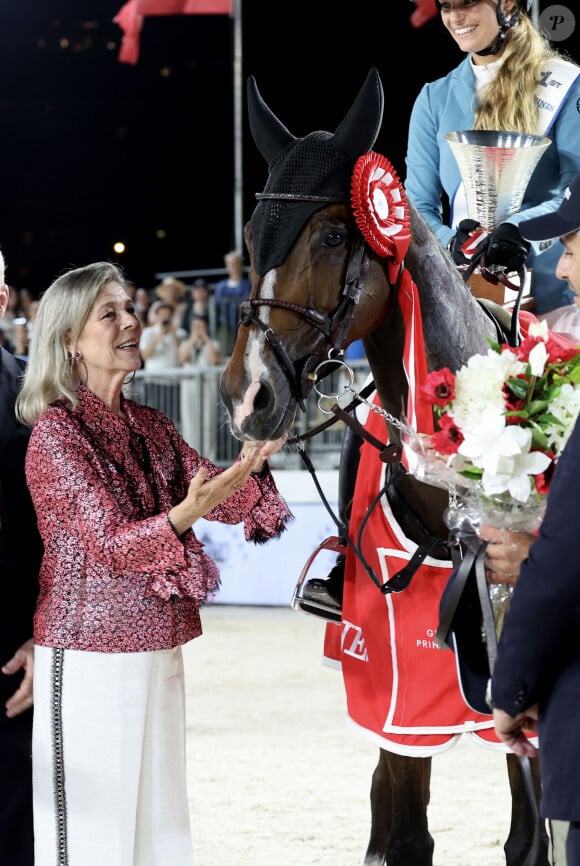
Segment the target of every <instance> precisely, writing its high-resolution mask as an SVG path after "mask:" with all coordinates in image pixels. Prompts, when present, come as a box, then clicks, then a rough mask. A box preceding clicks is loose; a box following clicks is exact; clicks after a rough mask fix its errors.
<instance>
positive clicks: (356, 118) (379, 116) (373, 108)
mask: <svg viewBox="0 0 580 866" xmlns="http://www.w3.org/2000/svg"><path fill="white" fill-rule="evenodd" d="M383 106H384V94H383V85H382V83H381V78H380V76H379V72H378V69H377V68H376V67H375V66H373V67H372V68H371V69H370V71H369V73H368V75H367V77H366V79H365V82H364V84H363V86H362V87H361V89H360V90H359V92H358V96H357V97H356V99H355V101H354V102H353V104H352V105H351V107H350V109H349V112H348V114H347V115H346V117H345V118H344V120H343V121H342V123H341V124H340V126H339V127H338V129H337V130H336V132H335V133H334V136H333V143H334V146H335V147H336V148H337V150H340V151H341V152H342V153H346V154H348V155H349V156H352V158H353V159H357V158H358V157H359V156H361V155H362V154H363V153H367V151H369V150H371V149H372V147H373V145H374V143H375V141H376V140H377V136H378V134H379V131H380V128H381V123H382V122H383Z"/></svg>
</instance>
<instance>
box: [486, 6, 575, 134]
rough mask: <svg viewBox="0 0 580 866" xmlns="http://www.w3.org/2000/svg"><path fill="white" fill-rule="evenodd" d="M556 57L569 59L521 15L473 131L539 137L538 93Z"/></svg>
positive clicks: (507, 41) (512, 30)
mask: <svg viewBox="0 0 580 866" xmlns="http://www.w3.org/2000/svg"><path fill="white" fill-rule="evenodd" d="M500 2H501V0H500ZM556 57H557V58H563V59H566V60H568V59H569V58H567V57H564V55H563V54H562V53H561V52H559V51H557V50H556V49H555V48H553V47H552V46H551V44H550V42H549V41H548V39H547V38H546V37H545V36H544V35H543V34H542V33H540V32H539V31H538V30H536V28H535V27H534V24H533V23H532V21H531V20H530V18H528V16H527V15H524V14H521V15H520V18H519V21H518V22H517V23H516V24H514V26H513V27H511V28H510V30H509V31H508V34H507V38H506V43H505V48H504V50H503V54H502V57H501V65H500V67H499V69H498V71H497V73H496V74H495V75H494V77H493V78H492V79H491V81H490V82H489V84H488V85H487V86H486V87H485V89H484V90H483V93H482V94H481V96H480V98H479V104H478V105H477V107H476V109H475V118H474V124H473V128H474V129H497V130H499V131H502V132H522V133H527V134H532V135H535V134H536V129H537V122H538V104H537V99H536V89H537V86H538V82H539V81H540V77H541V75H542V73H543V71H544V68H543V66H544V63H545V61H546V60H550V59H551V58H556Z"/></svg>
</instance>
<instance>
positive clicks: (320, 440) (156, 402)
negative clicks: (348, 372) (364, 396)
mask: <svg viewBox="0 0 580 866" xmlns="http://www.w3.org/2000/svg"><path fill="white" fill-rule="evenodd" d="M351 366H352V368H353V370H355V372H356V378H357V385H358V387H360V382H361V380H362V379H364V377H365V376H366V373H367V371H368V367H367V365H366V362H360V361H356V362H352V363H351ZM224 370H225V364H221V365H217V366H214V367H172V368H169V369H167V370H165V371H163V373H160V372H155V373H150V372H148V371H147V370H145V369H142V370H138V371H137V373H136V374H135V378H134V380H133V382H132V383H131V384H130V385H127V386H126V388H125V393H126V395H127V397H130V398H131V399H132V400H136V401H137V402H139V403H144V404H147V405H149V406H154V407H155V408H157V409H160V410H161V411H162V412H164V413H165V414H166V415H168V416H169V417H170V418H171V419H172V420H173V421H174V423H175V424H176V426H177V428H178V430H179V431H180V432H181V434H182V435H183V437H184V438H185V439H186V441H187V442H188V443H189V444H190V445H192V446H193V447H194V448H195V449H196V450H197V451H199V453H200V454H202V455H203V456H204V457H208V458H209V459H211V460H213V462H214V463H216V464H218V465H220V466H227V465H229V464H230V463H231V462H232V461H233V460H235V458H236V457H237V455H238V453H239V450H240V444H239V442H237V441H236V440H235V439H234V438H233V436H232V434H231V432H230V428H229V424H228V417H227V413H226V410H225V408H224V406H223V404H222V402H221V400H220V396H219V383H220V379H221V376H222V373H223V371H224ZM325 383H327V384H326V385H325V393H333V392H336V391H338V390H340V386H339V380H338V376H337V374H332V375H331V376H329V377H328V381H327V380H325ZM327 402H328V401H327ZM331 402H332V401H330V402H328V405H329V406H330V405H331ZM325 408H326V407H325ZM326 418H328V415H326V414H324V412H323V411H321V409H320V407H319V405H318V397H317V395H316V394H315V393H313V394H311V395H310V397H309V398H308V400H307V401H306V412H300V411H299V412H298V414H297V417H296V426H295V428H294V431H293V432H294V433H296V434H298V435H300V434H303V433H305V432H306V431H308V430H310V429H312V428H313V427H316V426H317V425H318V424H320V423H321V422H322V421H324V420H325V419H326ZM343 432H344V424H343V422H342V421H337V422H336V423H334V424H333V425H332V426H331V427H329V428H328V429H327V430H324V431H322V432H320V433H317V434H316V436H313V437H311V438H309V439H305V440H304V442H303V447H304V450H305V452H306V453H307V454H308V456H309V458H310V460H311V461H312V463H313V464H314V466H315V467H316V469H317V470H318V469H321V470H330V469H338V464H339V458H340V446H341V443H342V434H343ZM270 462H271V465H272V468H280V469H305V468H306V466H305V464H304V461H303V460H302V458H301V457H300V454H299V452H298V450H297V449H296V448H293V447H291V446H288V448H285V449H284V450H283V451H281V452H279V453H278V454H275V455H274V456H273V458H272V459H271V461H270Z"/></svg>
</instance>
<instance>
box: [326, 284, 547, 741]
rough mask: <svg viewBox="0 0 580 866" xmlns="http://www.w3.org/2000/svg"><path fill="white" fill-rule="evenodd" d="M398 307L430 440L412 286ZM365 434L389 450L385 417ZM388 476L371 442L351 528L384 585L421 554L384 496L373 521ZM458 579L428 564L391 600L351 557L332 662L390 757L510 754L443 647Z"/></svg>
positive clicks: (360, 718)
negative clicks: (464, 741) (460, 744)
mask: <svg viewBox="0 0 580 866" xmlns="http://www.w3.org/2000/svg"><path fill="white" fill-rule="evenodd" d="M399 300H400V303H401V306H402V309H403V315H404V318H405V322H406V334H407V342H406V346H405V355H404V362H405V367H406V372H407V379H408V381H409V400H408V405H407V418H408V419H409V421H410V422H412V423H414V424H415V426H416V429H418V430H420V431H421V432H424V433H429V432H432V430H433V415H432V407H431V405H430V404H426V403H425V402H424V400H423V399H422V396H421V393H420V389H419V388H418V383H419V382H421V381H422V379H423V378H424V376H425V375H426V363H425V358H424V349H423V346H424V342H423V330H422V323H421V315H420V308H419V301H418V296H417V292H416V287H415V286H414V284H413V283H412V281H410V280H408V281H405V284H404V285H403V286H401V294H400V299H399ZM375 402H376V403H377V404H378V398H376V397H375ZM365 427H366V429H368V431H369V432H370V433H372V434H373V435H374V436H375V437H376V438H377V439H379V440H381V441H383V442H384V441H385V437H386V424H385V421H384V419H383V418H382V417H381V416H380V415H377V414H375V413H372V412H369V413H368V417H367V419H366V422H365ZM385 470H386V467H385V464H383V463H381V461H380V460H379V457H378V451H377V449H376V448H375V447H374V446H372V445H371V444H369V443H367V442H364V443H363V445H362V449H361V459H360V464H359V469H358V472H357V480H356V485H355V493H354V499H353V506H352V511H351V516H350V521H349V523H350V529H351V537H353V540H354V541H355V543H357V544H358V539H357V537H356V532H357V528H358V527H360V525H361V521H363V518H366V519H367V523H366V526H365V528H364V530H363V532H362V538H361V541H360V548H361V551H362V553H363V556H364V558H365V560H366V561H367V563H368V564H369V565H370V566H371V567H372V569H373V571H374V573H375V575H377V577H378V578H379V580H380V581H381V582H382V583H384V582H385V581H387V580H388V579H389V578H391V577H392V576H393V575H394V574H396V572H397V571H399V570H400V569H401V568H403V567H404V566H405V565H406V564H407V562H408V561H409V559H410V558H411V556H412V555H413V553H414V552H415V550H416V549H417V545H416V544H415V543H414V542H412V541H411V540H410V539H408V538H407V537H406V536H405V535H404V534H403V532H402V530H401V528H400V527H399V526H398V524H397V523H396V521H395V519H394V516H393V514H392V512H391V510H390V507H389V504H388V502H387V500H386V497H385V496H382V497H381V501H380V504H379V505H378V506H377V507H375V508H374V509H372V511H371V512H370V516H369V515H368V514H367V512H368V509H369V505H370V503H372V502H373V501H374V500H375V498H376V496H377V495H378V493H379V491H380V489H381V488H382V486H383V484H384V480H385V479H384V473H385ZM451 570H452V564H451V562H445V561H440V560H436V559H434V558H431V557H427V558H426V559H425V560H424V562H423V564H422V565H420V566H419V568H418V569H417V571H416V572H415V575H414V576H413V579H412V581H411V583H410V585H409V586H408V587H407V588H406V589H405V590H403V591H402V592H399V593H391V594H388V595H384V594H383V593H381V592H380V590H379V589H378V587H377V586H376V585H375V584H374V583H373V581H372V580H371V578H370V577H369V575H368V574H367V573H366V571H365V569H364V567H363V565H362V564H361V562H360V561H359V560H358V558H357V557H356V556H355V554H354V553H353V551H352V550H351V549H350V547H349V548H347V554H346V568H345V587H344V601H343V619H342V623H340V624H338V623H329V624H328V625H327V627H326V634H325V642H324V658H325V661H326V662H327V663H329V664H332V665H334V666H336V664H337V662H338V663H339V665H340V667H341V668H342V674H343V678H344V685H345V690H346V700H347V713H348V717H349V720H350V721H351V722H352V723H353V724H354V725H355V726H357V727H358V728H360V729H361V731H362V732H364V733H365V734H366V735H368V736H369V737H370V738H371V739H373V740H374V741H375V742H376V743H377V744H378V745H379V746H380V747H381V748H384V749H386V750H387V751H391V752H396V753H398V754H403V755H409V756H414V757H428V756H430V755H434V754H436V753H438V752H441V751H444V750H446V749H448V748H450V747H451V746H453V745H454V744H455V742H456V741H457V739H458V737H459V736H460V735H461V734H463V733H469V734H471V735H473V736H474V737H475V738H476V739H477V740H478V741H479V742H480V743H481V744H482V745H485V746H488V747H489V748H493V749H497V750H498V751H502V752H505V751H506V748H505V746H504V745H503V743H501V741H500V740H499V739H498V738H497V736H496V734H495V730H494V727H493V718H492V716H491V715H480V714H479V713H476V712H475V711H474V710H472V709H471V708H470V707H469V706H468V705H467V703H466V702H465V700H464V698H463V695H462V692H461V686H460V679H459V676H458V672H457V667H456V656H455V654H454V652H453V651H452V650H450V649H439V647H438V646H437V644H436V643H435V632H436V630H437V626H438V622H439V603H440V599H441V595H442V593H443V589H444V587H445V584H446V582H447V580H448V578H449V576H450V574H451ZM532 741H533V742H537V739H535V738H532Z"/></svg>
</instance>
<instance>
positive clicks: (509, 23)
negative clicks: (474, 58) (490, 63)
mask: <svg viewBox="0 0 580 866" xmlns="http://www.w3.org/2000/svg"><path fill="white" fill-rule="evenodd" d="M435 3H436V4H437V6H438V7H439V8H440V9H441V8H442V7H443V4H444V0H435ZM517 3H518V8H517V9H516V10H515V12H514V13H513V15H512V16H511V17H510V18H506V17H505V15H504V13H503V10H502V8H501V0H498V2H497V6H496V15H497V23H498V24H499V33H498V34H497V36H496V38H495V39H494V41H493V42H492V43H491V45H488V46H487V48H483V49H482V50H481V51H476V52H475V53H476V54H477V55H479V57H487V56H488V55H489V54H497V52H498V51H499V50H500V48H501V46H502V45H503V43H504V42H505V37H506V34H507V32H508V30H509V29H510V27H513V26H514V24H516V23H517V22H518V21H519V18H520V14H521V13H522V12H525V13H526V15H530V14H531V12H532V7H533V5H534V0H517Z"/></svg>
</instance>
